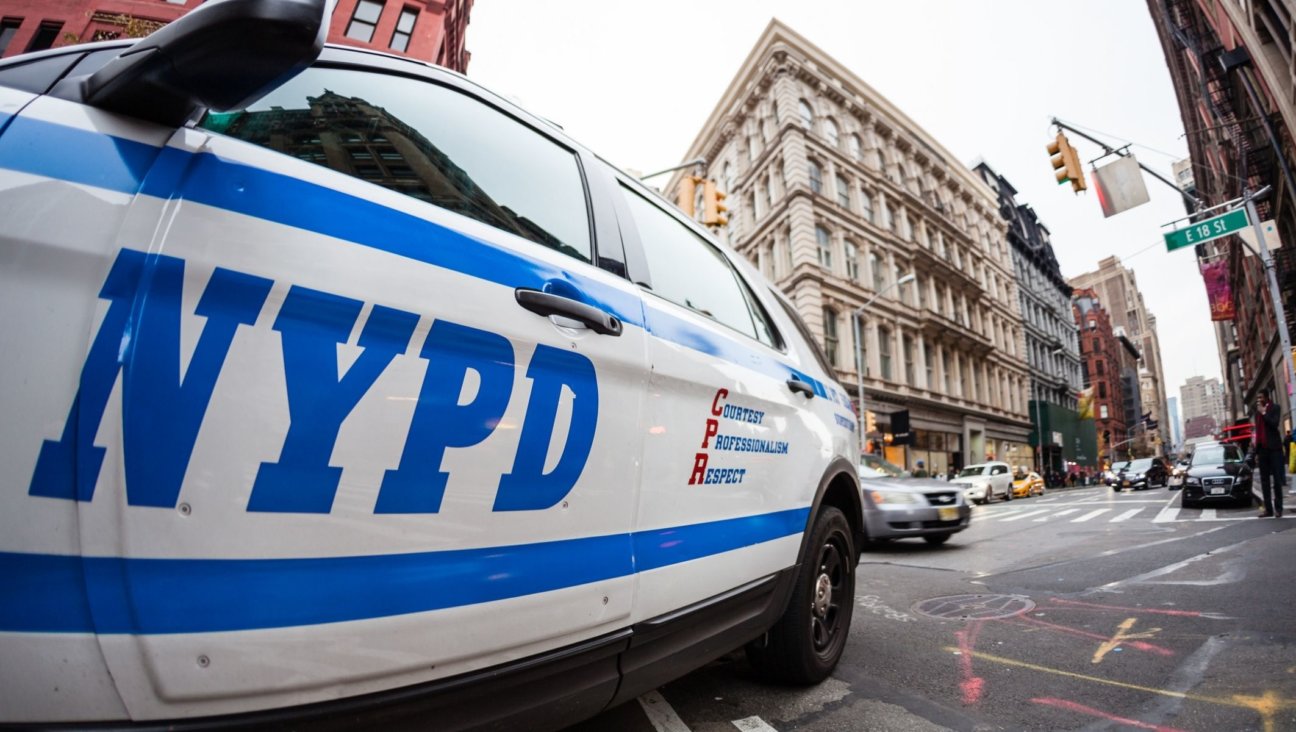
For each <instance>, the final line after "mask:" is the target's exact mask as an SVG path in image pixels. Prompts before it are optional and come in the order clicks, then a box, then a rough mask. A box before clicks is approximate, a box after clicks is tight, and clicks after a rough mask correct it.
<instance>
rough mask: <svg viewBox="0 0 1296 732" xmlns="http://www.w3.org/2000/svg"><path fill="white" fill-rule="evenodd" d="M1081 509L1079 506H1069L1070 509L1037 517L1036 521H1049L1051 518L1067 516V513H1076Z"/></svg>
mask: <svg viewBox="0 0 1296 732" xmlns="http://www.w3.org/2000/svg"><path fill="white" fill-rule="evenodd" d="M1079 510H1080V509H1078V508H1068V509H1066V510H1064V511H1058V512H1057V513H1055V514H1052V515H1049V516H1042V517H1040V518H1037V519H1035V520H1036V521H1048V520H1049V519H1051V518H1057V517H1058V516H1065V515H1067V514H1069V513H1075V512H1076V511H1079Z"/></svg>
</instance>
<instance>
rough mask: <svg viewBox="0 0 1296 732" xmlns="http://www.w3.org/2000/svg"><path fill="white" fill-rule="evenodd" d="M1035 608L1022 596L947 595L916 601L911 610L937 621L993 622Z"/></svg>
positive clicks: (1028, 599) (1030, 601)
mask: <svg viewBox="0 0 1296 732" xmlns="http://www.w3.org/2000/svg"><path fill="white" fill-rule="evenodd" d="M1034 609H1035V603H1034V601H1032V600H1031V599H1030V598H1029V597H1023V596H1022V595H950V596H948V597H933V598H931V599H928V600H922V601H920V602H917V603H915V604H914V606H913V611H914V612H916V613H918V614H920V615H926V616H927V617H929V618H940V619H941V620H994V619H995V618H1007V617H1011V616H1013V615H1017V614H1019V613H1024V612H1027V611H1030V610H1034Z"/></svg>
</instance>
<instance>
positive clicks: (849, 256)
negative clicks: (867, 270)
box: [846, 241, 859, 282]
mask: <svg viewBox="0 0 1296 732" xmlns="http://www.w3.org/2000/svg"><path fill="white" fill-rule="evenodd" d="M846 276H847V277H848V278H850V281H851V282H857V281H859V247H857V246H855V243H854V242H850V241H848V242H846Z"/></svg>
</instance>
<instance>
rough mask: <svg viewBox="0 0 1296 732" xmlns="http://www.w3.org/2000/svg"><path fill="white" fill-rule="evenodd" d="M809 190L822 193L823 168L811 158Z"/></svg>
mask: <svg viewBox="0 0 1296 732" xmlns="http://www.w3.org/2000/svg"><path fill="white" fill-rule="evenodd" d="M810 190H812V191H814V192H815V193H820V194H822V193H823V169H822V168H820V167H819V163H816V162H815V161H813V160H811V161H810Z"/></svg>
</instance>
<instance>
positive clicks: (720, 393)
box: [711, 389, 729, 417]
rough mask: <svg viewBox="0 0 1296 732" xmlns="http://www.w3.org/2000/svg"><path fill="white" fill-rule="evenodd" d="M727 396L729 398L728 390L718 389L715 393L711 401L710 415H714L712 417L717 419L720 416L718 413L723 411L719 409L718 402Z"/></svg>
mask: <svg viewBox="0 0 1296 732" xmlns="http://www.w3.org/2000/svg"><path fill="white" fill-rule="evenodd" d="M727 396H729V390H728V389H720V390H719V391H717V392H716V395H715V399H712V400H711V413H712V414H714V415H715V416H717V417H719V416H720V413H721V412H722V411H724V410H723V409H721V408H720V400H721V399H724V398H725V397H727Z"/></svg>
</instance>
